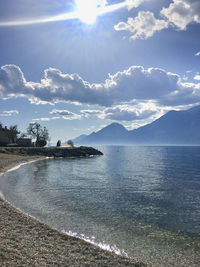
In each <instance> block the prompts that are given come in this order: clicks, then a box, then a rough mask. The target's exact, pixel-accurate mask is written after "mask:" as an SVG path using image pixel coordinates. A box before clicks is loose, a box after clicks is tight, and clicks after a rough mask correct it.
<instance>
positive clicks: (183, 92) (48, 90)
mask: <svg viewBox="0 0 200 267" xmlns="http://www.w3.org/2000/svg"><path fill="white" fill-rule="evenodd" d="M199 93H200V83H199V84H196V83H183V81H182V80H181V78H180V76H179V75H177V74H173V73H170V72H166V71H164V70H162V69H159V68H149V69H147V70H145V69H144V68H143V67H142V66H132V67H130V68H129V69H127V70H124V71H122V72H117V73H116V74H114V75H109V77H108V79H107V80H105V82H104V83H102V84H95V83H93V84H92V83H89V82H87V81H84V80H83V79H82V78H81V77H80V76H79V75H78V74H63V73H62V72H61V71H60V70H57V69H52V68H50V69H47V70H45V71H44V78H43V79H42V80H41V82H40V83H34V82H27V81H26V79H25V77H24V75H23V72H22V71H21V69H20V68H19V67H18V66H15V65H5V66H3V67H1V68H0V98H1V99H8V98H17V97H25V98H28V99H29V101H30V102H31V103H37V104H38V103H47V102H48V103H53V104H54V103H57V102H74V101H75V102H79V103H86V104H90V105H96V104H97V105H99V106H112V105H118V104H122V103H124V102H133V101H136V102H137V101H140V102H141V101H147V100H153V101H156V102H157V103H162V104H163V105H172V104H173V105H174V103H178V104H179V105H180V104H183V103H185V102H187V103H188V104H193V103H198V102H199V101H200V95H199ZM169 102H170V103H169ZM182 102H183V103H182ZM62 112H63V111H60V113H59V111H58V110H55V112H54V113H52V114H55V115H58V116H65V119H67V118H71V117H72V118H79V117H80V116H81V115H78V114H70V112H69V113H68V111H65V114H61V113H62ZM70 115H71V116H70Z"/></svg>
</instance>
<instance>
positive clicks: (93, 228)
mask: <svg viewBox="0 0 200 267" xmlns="http://www.w3.org/2000/svg"><path fill="white" fill-rule="evenodd" d="M96 148H97V149H99V150H101V151H102V152H103V153H104V155H103V156H94V157H88V158H70V159H67V158H65V159H63V158H58V159H47V160H41V161H37V162H33V163H30V164H26V165H23V166H21V167H20V168H18V169H15V170H13V171H10V172H8V173H6V174H4V175H2V176H1V177H0V189H1V192H2V194H3V195H4V197H5V199H7V200H8V201H9V202H11V203H12V204H13V205H14V206H15V207H17V208H19V209H21V210H22V211H24V212H25V213H28V214H30V215H32V216H34V217H36V218H37V219H39V220H40V221H42V222H45V223H47V224H49V225H50V226H51V227H53V228H56V229H58V230H59V231H62V232H64V233H66V234H69V235H71V236H75V237H77V238H80V239H84V240H85V241H87V242H90V243H92V244H94V245H97V246H99V247H101V248H102V249H106V250H109V251H113V252H115V253H117V254H121V255H124V256H126V257H131V258H135V259H136V260H138V261H142V262H145V263H148V264H149V265H150V266H200V147H195V146H193V147H191V146H101V147H96Z"/></svg>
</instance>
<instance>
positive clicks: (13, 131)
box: [8, 125, 20, 143]
mask: <svg viewBox="0 0 200 267" xmlns="http://www.w3.org/2000/svg"><path fill="white" fill-rule="evenodd" d="M19 133H20V131H19V130H18V126H17V125H11V126H10V127H9V131H8V135H9V139H10V141H11V143H15V142H16V139H17V135H18V134H19Z"/></svg>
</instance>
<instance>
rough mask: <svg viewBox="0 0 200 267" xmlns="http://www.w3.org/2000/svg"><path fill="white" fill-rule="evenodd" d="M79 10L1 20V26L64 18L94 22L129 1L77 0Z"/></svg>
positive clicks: (45, 21)
mask: <svg viewBox="0 0 200 267" xmlns="http://www.w3.org/2000/svg"><path fill="white" fill-rule="evenodd" d="M76 4H77V11H74V12H70V13H64V14H60V15H57V16H53V17H46V18H40V19H32V20H17V21H2V22H1V21H0V27H9V26H25V25H31V24H40V23H48V22H56V21H63V20H72V19H79V20H81V21H82V22H83V23H87V24H92V23H94V22H95V20H96V18H97V17H98V16H101V15H103V14H106V13H111V12H114V11H116V10H118V9H121V8H123V7H126V6H127V5H128V4H127V1H123V2H121V3H118V4H113V5H106V1H105V0H101V1H99V0H84V1H83V0H76Z"/></svg>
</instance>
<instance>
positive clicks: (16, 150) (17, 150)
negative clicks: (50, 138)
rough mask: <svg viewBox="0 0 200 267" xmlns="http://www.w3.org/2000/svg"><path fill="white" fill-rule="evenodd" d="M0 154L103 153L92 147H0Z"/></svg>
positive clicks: (61, 154)
mask: <svg viewBox="0 0 200 267" xmlns="http://www.w3.org/2000/svg"><path fill="white" fill-rule="evenodd" d="M0 153H7V154H9V153H10V154H15V155H28V156H45V157H89V156H95V155H99V156H100V155H103V153H102V152H101V151H99V150H97V149H95V148H93V147H86V146H80V147H35V148H34V147H2V148H0Z"/></svg>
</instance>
